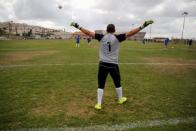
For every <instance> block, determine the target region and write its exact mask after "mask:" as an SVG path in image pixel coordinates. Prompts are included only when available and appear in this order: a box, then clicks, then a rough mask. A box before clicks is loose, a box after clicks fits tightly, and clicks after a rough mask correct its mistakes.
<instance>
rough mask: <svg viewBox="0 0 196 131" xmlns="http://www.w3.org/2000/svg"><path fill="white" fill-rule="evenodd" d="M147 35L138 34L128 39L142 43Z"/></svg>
mask: <svg viewBox="0 0 196 131" xmlns="http://www.w3.org/2000/svg"><path fill="white" fill-rule="evenodd" d="M145 35H146V32H138V33H137V34H135V35H133V36H131V37H128V38H127V40H135V41H142V40H143V39H144V37H145Z"/></svg>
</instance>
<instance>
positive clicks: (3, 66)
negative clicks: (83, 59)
mask: <svg viewBox="0 0 196 131" xmlns="http://www.w3.org/2000/svg"><path fill="white" fill-rule="evenodd" d="M66 65H67V66H83V65H98V63H66V64H18V65H0V68H14V67H36V66H66ZM119 65H167V66H196V64H194V63H193V64H186V63H134V62H133V63H119Z"/></svg>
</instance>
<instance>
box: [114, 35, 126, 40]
mask: <svg viewBox="0 0 196 131" xmlns="http://www.w3.org/2000/svg"><path fill="white" fill-rule="evenodd" d="M116 38H117V39H118V41H119V42H122V41H124V40H126V34H119V35H116Z"/></svg>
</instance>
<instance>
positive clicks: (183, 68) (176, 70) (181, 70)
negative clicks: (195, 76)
mask: <svg viewBox="0 0 196 131" xmlns="http://www.w3.org/2000/svg"><path fill="white" fill-rule="evenodd" d="M144 60H145V61H146V62H148V63H169V64H174V65H148V66H152V68H151V69H152V70H153V71H156V72H160V73H167V74H176V75H178V74H179V75H180V74H186V73H189V72H190V71H191V69H193V68H196V66H194V65H180V66H178V65H175V64H196V60H185V59H180V58H166V57H152V58H144Z"/></svg>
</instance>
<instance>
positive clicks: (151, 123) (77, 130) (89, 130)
mask: <svg viewBox="0 0 196 131" xmlns="http://www.w3.org/2000/svg"><path fill="white" fill-rule="evenodd" d="M195 122H196V117H187V118H171V119H167V120H160V119H157V120H146V121H136V122H129V123H122V124H115V125H95V126H87V127H62V128H30V129H29V128H26V129H25V128H23V129H16V130H17V131H19V130H20V131H21V130H27V131H32V130H33V131H43V130H49V131H50V130H51V131H54V130H55V131H63V130H66V131H81V130H82V131H83V130H84V131H100V130H101V131H108V130H118V131H122V130H127V129H137V128H152V127H160V126H175V125H179V124H192V123H195Z"/></svg>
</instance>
